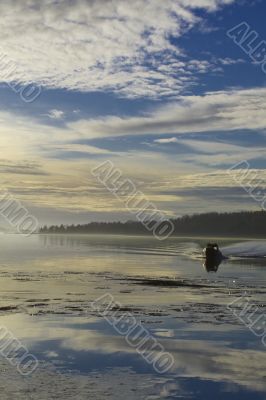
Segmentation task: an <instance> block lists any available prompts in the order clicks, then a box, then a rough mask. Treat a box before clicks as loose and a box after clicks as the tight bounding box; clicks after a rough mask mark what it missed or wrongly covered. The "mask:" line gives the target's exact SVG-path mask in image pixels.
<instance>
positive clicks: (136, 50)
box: [0, 0, 234, 97]
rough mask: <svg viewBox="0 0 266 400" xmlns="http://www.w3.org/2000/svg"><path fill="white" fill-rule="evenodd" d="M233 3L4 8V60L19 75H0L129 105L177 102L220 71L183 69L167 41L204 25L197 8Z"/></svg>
mask: <svg viewBox="0 0 266 400" xmlns="http://www.w3.org/2000/svg"><path fill="white" fill-rule="evenodd" d="M233 1H234V0H197V1H196V0H195V1H194V0H193V1H187V0H164V1H161V0H152V1H150V0H135V1H124V0H116V1H111V0H101V1H98V0H97V1H96V0H92V1H86V0H78V1H75V2H72V1H70V0H67V1H65V0H59V1H45V2H36V1H34V0H27V1H20V0H13V1H12V2H1V3H0V13H1V21H0V30H1V38H2V43H1V45H2V49H1V52H2V53H3V54H5V55H6V56H7V59H10V60H12V62H14V63H15V68H12V71H9V73H7V71H6V68H1V69H0V80H2V81H10V82H11V81H18V82H21V83H28V82H32V81H34V82H37V83H39V84H41V85H43V86H46V87H50V88H63V89H74V90H80V91H95V90H109V91H110V90H111V91H114V92H115V93H118V94H119V95H123V96H127V97H136V96H137V97H140V96H145V97H156V96H158V95H160V96H176V95H177V94H178V93H180V91H181V90H182V89H183V88H184V87H186V86H187V85H189V84H190V83H192V82H193V81H195V72H199V73H205V72H208V71H210V70H213V69H214V70H215V68H216V66H215V65H212V64H211V63H209V62H208V61H207V60H202V61H199V60H191V61H189V60H186V62H185V63H184V54H183V55H182V58H180V56H181V53H182V50H181V49H179V48H178V47H176V46H173V45H172V43H171V40H170V38H171V37H175V38H179V37H180V36H181V35H182V34H183V33H184V32H186V31H187V30H188V29H190V28H191V27H193V26H195V24H197V23H198V22H200V18H199V17H198V16H197V15H196V13H195V9H196V8H202V9H205V10H206V11H208V12H212V11H214V10H216V9H217V8H218V7H220V6H223V5H226V4H229V3H232V2H233ZM140 11H141V12H140ZM158 16H159V17H158ZM177 60H179V61H180V63H181V64H179V62H177ZM3 63H5V60H3V59H1V64H3ZM2 67H3V65H2ZM192 74H193V75H192ZM188 77H190V79H188Z"/></svg>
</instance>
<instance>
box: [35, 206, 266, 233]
mask: <svg viewBox="0 0 266 400" xmlns="http://www.w3.org/2000/svg"><path fill="white" fill-rule="evenodd" d="M171 221H172V222H173V224H174V227H175V230H174V233H173V235H221V236H223V235H225V236H237V235H238V236H249V237H250V236H262V237H266V211H255V212H252V211H243V212H234V213H214V212H212V213H207V214H195V215H185V216H183V217H181V218H178V219H172V220H171ZM39 232H40V233H57V234H58V233H60V234H62V233H80V234H83V233H91V234H116V235H118V234H125V235H149V234H150V235H151V234H152V232H149V231H148V230H147V229H146V228H145V226H143V225H142V224H141V222H137V221H127V222H90V223H88V224H82V225H59V226H57V225H53V226H49V227H47V226H44V227H42V228H41V229H40V230H39Z"/></svg>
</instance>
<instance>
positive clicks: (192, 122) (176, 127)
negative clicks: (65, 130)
mask: <svg viewBox="0 0 266 400" xmlns="http://www.w3.org/2000/svg"><path fill="white" fill-rule="evenodd" d="M265 96H266V89H265V88H252V89H247V90H240V89H231V90H225V91H217V92H208V93H206V94H204V95H202V96H180V97H179V99H178V100H179V101H178V102H171V103H168V104H167V105H165V106H162V107H158V108H156V109H154V110H153V111H152V112H150V113H149V114H148V113H146V114H145V115H140V116H134V117H117V116H110V117H102V118H95V119H88V120H79V121H75V122H73V123H69V125H68V127H69V129H70V130H74V131H75V132H76V133H77V135H80V137H83V138H95V137H108V136H124V135H147V134H177V133H187V132H211V131H218V130H220V131H227V130H239V129H251V130H265V129H266V105H265Z"/></svg>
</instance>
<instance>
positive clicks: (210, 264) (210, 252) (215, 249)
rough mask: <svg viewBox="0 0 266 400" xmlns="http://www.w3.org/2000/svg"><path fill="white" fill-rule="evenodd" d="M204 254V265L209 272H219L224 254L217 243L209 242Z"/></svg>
mask: <svg viewBox="0 0 266 400" xmlns="http://www.w3.org/2000/svg"><path fill="white" fill-rule="evenodd" d="M203 255H204V258H205V262H204V267H205V269H206V271H207V272H217V271H218V268H219V265H220V264H221V262H222V260H223V259H224V256H223V255H222V253H221V251H220V250H219V246H218V244H217V243H208V244H207V245H206V247H205V249H203Z"/></svg>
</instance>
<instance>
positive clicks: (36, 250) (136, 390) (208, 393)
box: [0, 235, 266, 400]
mask: <svg viewBox="0 0 266 400" xmlns="http://www.w3.org/2000/svg"><path fill="white" fill-rule="evenodd" d="M207 241H208V239H203V238H193V239H191V238H190V239H188V238H171V239H168V240H167V241H164V242H159V241H158V240H156V239H153V238H147V237H146V238H145V237H122V236H89V235H62V236H60V235H32V236H31V237H28V238H27V237H21V236H19V235H1V243H0V250H1V253H0V254H1V264H0V279H1V295H0V325H1V326H2V327H3V326H4V327H6V328H7V329H9V330H10V331H11V332H12V333H13V334H14V335H15V336H16V337H17V338H18V339H19V340H21V342H22V343H23V344H24V345H25V346H26V347H27V348H28V349H29V351H30V352H31V353H32V354H34V355H35V356H36V357H37V358H38V360H39V368H38V369H37V370H36V372H35V373H33V374H32V375H30V376H28V377H22V376H21V375H19V374H18V372H17V371H16V369H15V368H14V367H12V366H11V365H10V363H9V362H8V360H5V358H4V357H1V359H0V368H1V375H0V385H1V399H2V398H3V399H14V398H19V399H38V400H40V399H53V398H56V399H61V398H62V399H68V398H69V399H89V398H94V399H122V398H123V399H125V398H126V399H150V400H152V399H198V400H201V399H202V400H203V399H204V400H206V399H213V398H214V397H215V398H216V399H225V398H226V399H228V400H231V399H234V400H240V399H241V400H243V399H244V400H245V399H249V400H250V399H252V400H256V399H265V398H266V378H265V376H266V374H265V365H266V357H265V350H266V349H265V347H264V345H263V344H262V341H261V339H260V337H257V336H255V335H254V334H253V333H252V332H251V331H250V330H249V329H248V328H247V327H246V326H245V325H243V324H242V323H241V321H239V320H238V319H237V318H236V317H235V316H234V315H233V313H232V312H231V311H230V310H229V309H228V308H227V305H228V304H229V303H230V302H232V301H233V300H234V299H236V298H237V297H239V296H246V297H248V298H249V299H250V302H251V303H254V304H255V305H257V306H258V310H259V312H260V314H261V315H263V313H264V310H265V306H266V275H265V271H266V269H265V268H266V257H265V256H266V241H263V240H256V241H255V240H252V241H251V240H250V241H249V240H241V239H232V240H230V239H219V243H220V245H221V247H222V251H223V253H224V254H225V255H226V256H227V257H228V259H227V260H225V261H224V262H223V263H222V264H221V265H220V267H219V269H218V271H217V272H216V273H207V271H206V270H205V268H204V267H203V260H202V258H201V252H202V248H203V247H204V245H205V243H206V242H207ZM106 293H110V294H111V295H112V296H113V297H114V299H115V301H117V302H120V303H121V305H122V307H121V309H119V310H118V316H119V315H121V316H122V315H123V313H124V312H125V310H127V312H130V313H131V314H132V315H133V316H134V317H135V318H136V319H137V321H138V322H139V323H140V324H142V325H143V326H144V327H145V328H146V329H148V330H149V332H150V333H151V334H152V335H153V337H154V338H156V339H157V340H158V341H159V342H160V344H161V345H162V346H163V347H164V349H165V351H167V352H169V353H171V354H172V356H173V357H174V361H175V362H174V366H173V368H172V369H171V370H170V371H169V372H167V373H165V374H158V373H156V371H154V369H153V367H152V365H151V364H148V363H147V362H146V361H145V360H144V359H143V358H142V357H141V356H140V355H139V354H138V353H137V352H136V351H135V350H134V348H131V347H130V346H129V345H128V344H127V342H126V340H125V338H124V337H123V336H120V335H119V334H118V333H117V332H116V331H115V329H114V328H113V327H112V326H111V325H109V324H108V322H107V321H105V320H104V319H103V318H102V317H101V315H100V313H97V312H95V311H94V310H93V309H92V307H91V302H93V301H95V300H96V299H97V298H99V297H100V296H102V295H104V294H106ZM260 314H259V315H260ZM0 342H1V341H0ZM0 344H1V343H0Z"/></svg>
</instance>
